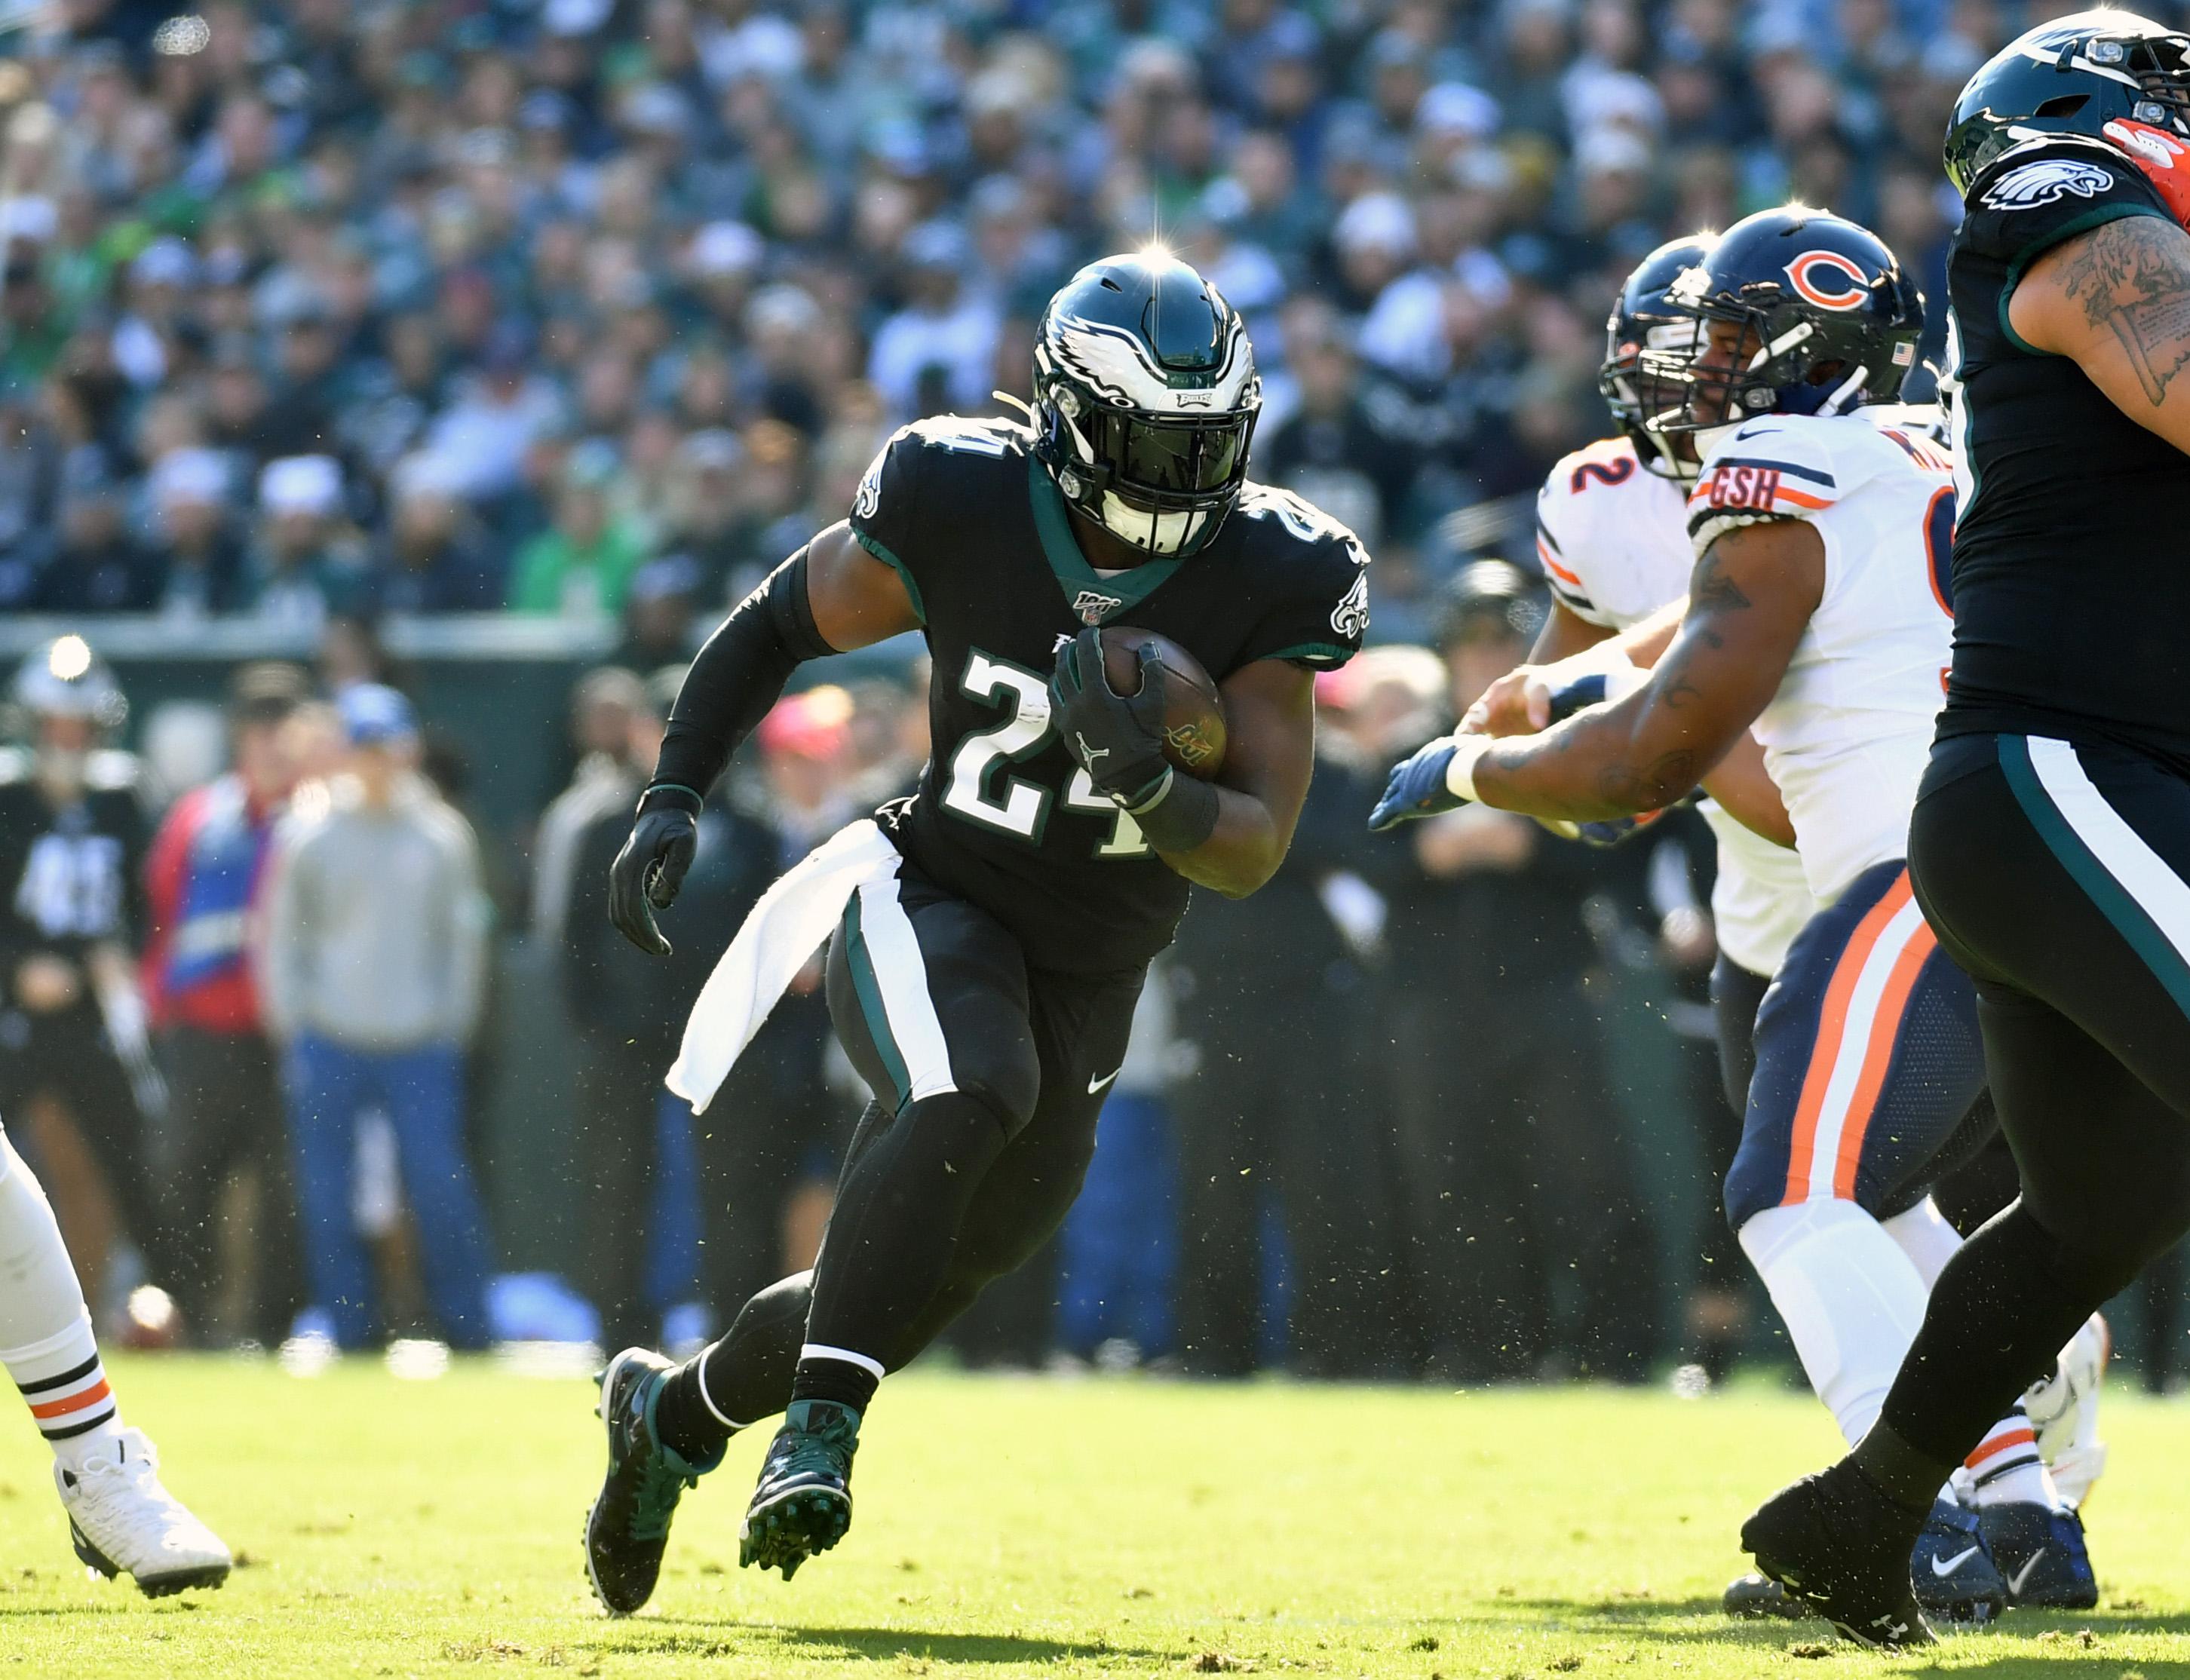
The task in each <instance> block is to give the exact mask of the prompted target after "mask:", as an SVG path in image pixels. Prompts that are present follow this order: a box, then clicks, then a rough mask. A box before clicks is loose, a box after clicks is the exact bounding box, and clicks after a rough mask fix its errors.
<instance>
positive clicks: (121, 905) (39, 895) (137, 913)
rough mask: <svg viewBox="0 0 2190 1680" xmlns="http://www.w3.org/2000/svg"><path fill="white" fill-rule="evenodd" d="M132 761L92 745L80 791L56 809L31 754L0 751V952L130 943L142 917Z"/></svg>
mask: <svg viewBox="0 0 2190 1680" xmlns="http://www.w3.org/2000/svg"><path fill="white" fill-rule="evenodd" d="M138 780H139V778H138V766H137V761H136V760H135V759H134V758H131V757H130V756H129V755H128V754H127V753H123V752H94V753H93V754H92V755H91V759H90V763H89V764H88V774H87V775H86V777H85V786H84V788H83V792H82V793H81V794H80V795H78V796H77V798H76V799H74V800H73V801H71V803H68V804H67V805H65V806H62V807H60V809H55V808H54V806H53V805H52V804H50V803H48V801H47V798H46V796H45V794H44V793H43V792H41V791H40V789H39V787H38V785H37V780H35V778H34V776H33V775H32V769H31V758H30V755H29V754H27V753H23V752H9V753H7V754H5V755H0V892H4V893H5V894H7V901H6V903H5V904H4V905H0V960H5V961H7V962H8V963H9V968H11V970H12V967H13V962H14V961H16V960H20V957H21V956H23V955H24V954H26V952H29V951H58V952H60V953H62V954H64V955H66V956H77V955H79V954H81V953H82V951H84V950H85V949H87V948H88V947H89V946H91V945H98V944H100V943H103V942H106V941H110V940H111V941H113V942H115V943H117V944H120V945H126V946H128V947H130V948H132V949H134V948H135V946H136V945H137V942H138V940H139V937H140V935H141V934H142V933H143V929H144V922H145V901H144V889H143V879H144V863H145V844H146V833H145V808H144V805H143V803H142V802H141V800H140V798H139V789H138Z"/></svg>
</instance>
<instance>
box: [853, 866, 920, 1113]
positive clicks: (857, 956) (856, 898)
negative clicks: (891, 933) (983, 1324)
mask: <svg viewBox="0 0 2190 1680" xmlns="http://www.w3.org/2000/svg"><path fill="white" fill-rule="evenodd" d="M844 932H845V934H846V936H847V938H846V943H845V946H844V957H845V961H846V962H848V964H849V966H850V968H851V971H852V990H854V992H856V993H857V994H858V995H859V999H860V1014H862V1015H864V1016H865V1018H866V1022H867V1036H869V1037H870V1038H871V1039H873V1040H874V1041H875V1053H876V1054H877V1055H878V1056H880V1057H881V1058H882V1071H883V1072H884V1073H886V1074H888V1076H889V1081H890V1084H891V1086H892V1087H894V1089H895V1090H896V1093H897V1100H896V1102H894V1103H893V1104H891V1105H890V1106H891V1110H892V1112H893V1113H894V1112H895V1111H896V1110H899V1109H901V1108H903V1107H904V1106H905V1098H907V1097H909V1096H911V1094H912V1076H911V1073H909V1072H908V1071H906V1069H905V1053H904V1052H903V1051H901V1050H899V1048H898V1047H897V1040H896V1039H895V1038H894V1036H892V1035H891V1033H890V1024H889V1015H888V1013H887V1012H886V1011H885V1010H884V1009H883V1008H882V986H881V985H880V983H879V982H877V980H876V979H875V963H874V959H873V957H871V956H869V955H868V954H867V941H866V938H865V935H864V934H861V933H860V895H859V894H858V893H857V892H854V894H852V900H851V903H850V904H849V905H847V906H846V908H845V911H844Z"/></svg>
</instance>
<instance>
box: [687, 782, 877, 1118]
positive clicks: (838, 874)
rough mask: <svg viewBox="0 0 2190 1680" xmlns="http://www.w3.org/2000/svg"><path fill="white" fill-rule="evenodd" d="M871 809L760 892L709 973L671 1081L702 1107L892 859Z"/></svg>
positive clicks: (698, 1111)
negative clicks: (795, 979)
mask: <svg viewBox="0 0 2190 1680" xmlns="http://www.w3.org/2000/svg"><path fill="white" fill-rule="evenodd" d="M898 861H899V859H898V849H897V848H896V847H894V846H893V845H891V844H890V843H889V841H888V839H887V838H885V837H883V834H882V830H881V829H880V828H878V827H877V826H875V822H874V819H872V818H871V817H862V818H860V820H859V821H857V822H855V823H853V824H851V825H850V826H848V827H845V828H843V829H840V830H839V831H837V833H835V834H833V835H831V837H829V838H828V839H827V840H826V841H825V842H823V843H821V844H820V845H819V846H817V847H815V848H814V849H813V850H812V851H811V852H808V854H806V856H805V857H804V858H803V859H802V860H800V861H799V862H798V863H797V864H796V865H794V866H792V867H791V870H790V871H789V872H788V873H786V875H785V876H784V877H782V878H781V879H780V880H779V881H777V882H776V883H775V884H774V886H772V887H770V888H769V889H768V891H766V892H765V893H763V894H761V899H760V902H759V903H758V904H757V905H754V906H753V907H752V914H751V915H749V916H747V917H746V921H745V926H743V927H742V928H739V929H738V934H737V937H736V938H735V939H732V940H731V941H730V948H729V950H728V951H724V952H723V956H722V961H720V962H718V963H716V964H715V972H714V973H712V974H710V975H708V976H707V984H706V985H705V986H703V987H701V990H700V996H699V1000H698V1001H697V1002H695V1003H694V1004H693V1006H692V1014H691V1018H690V1019H688V1020H687V1021H686V1022H685V1023H684V1043H683V1045H682V1046H680V1047H679V1048H678V1052H677V1062H676V1064H675V1065H674V1066H673V1067H672V1068H671V1069H670V1070H669V1077H668V1080H667V1085H668V1087H669V1088H670V1089H671V1090H672V1091H673V1092H675V1093H677V1094H678V1096H680V1097H682V1098H684V1100H685V1101H686V1102H688V1103H689V1104H691V1105H692V1112H693V1113H695V1114H704V1113H706V1109H707V1104H709V1103H711V1102H712V1101H713V1100H714V1099H715V1093H716V1092H717V1091H718V1089H720V1088H721V1087H722V1083H723V1080H725V1079H726V1078H728V1077H729V1072H730V1069H731V1068H732V1067H733V1066H734V1065H735V1064H736V1062H737V1059H738V1058H739V1057H740V1055H742V1054H744V1053H745V1047H746V1045H748V1044H750V1043H752V1041H753V1035H754V1034H755V1033H757V1032H758V1031H759V1030H761V1024H762V1023H763V1022H764V1021H766V1020H767V1019H768V1016H769V1011H770V1010H771V1009H773V1008H774V1007H775V1005H776V1000H777V999H778V998H780V997H781V996H783V994H784V990H785V989H786V987H787V986H789V985H790V984H791V979H792V978H793V977H794V976H795V975H796V974H797V973H798V971H799V969H800V968H803V967H804V966H805V963H806V959H807V958H808V957H809V956H813V955H814V948H815V947H816V946H818V945H820V943H821V941H822V940H823V939H826V938H828V937H829V934H830V931H831V929H832V928H835V927H836V925H837V920H838V918H839V917H842V916H843V913H844V906H845V905H846V904H848V902H850V900H851V897H852V894H854V893H855V892H857V891H858V890H859V888H860V884H861V883H864V882H867V881H872V880H876V879H877V878H879V877H882V876H885V875H888V873H889V872H890V871H892V870H894V869H895V868H896V867H897V866H898Z"/></svg>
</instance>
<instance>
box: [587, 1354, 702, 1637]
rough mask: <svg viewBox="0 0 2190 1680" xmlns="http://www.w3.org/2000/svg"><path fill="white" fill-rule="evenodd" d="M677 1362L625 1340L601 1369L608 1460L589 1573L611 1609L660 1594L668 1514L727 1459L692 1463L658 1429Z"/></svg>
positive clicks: (590, 1530)
mask: <svg viewBox="0 0 2190 1680" xmlns="http://www.w3.org/2000/svg"><path fill="white" fill-rule="evenodd" d="M675 1369H676V1366H674V1365H672V1364H670V1362H669V1361H668V1360H667V1359H663V1358H662V1357H661V1355H660V1354H654V1353H650V1352H648V1351H647V1350H646V1349H645V1348H625V1349H624V1350H623V1352H621V1354H617V1355H616V1358H614V1359H610V1361H609V1368H608V1369H607V1370H606V1371H604V1372H602V1373H601V1404H600V1416H601V1421H602V1422H604V1424H605V1425H606V1426H607V1427H608V1435H609V1468H608V1474H607V1475H606V1476H605V1477H604V1478H603V1479H602V1481H601V1490H600V1492H599V1494H598V1495H596V1496H594V1499H593V1509H592V1510H591V1511H589V1512H587V1513H586V1577H587V1580H589V1581H592V1582H593V1597H595V1598H598V1599H599V1600H600V1601H601V1608H602V1609H604V1610H606V1611H607V1612H608V1613H609V1614H610V1615H612V1616H627V1615H631V1614H632V1613H633V1611H634V1610H636V1609H638V1608H639V1607H640V1606H641V1605H643V1604H644V1603H646V1601H647V1600H648V1599H649V1598H652V1597H653V1596H654V1583H655V1581H656V1580H657V1579H658V1578H659V1577H660V1576H661V1554H662V1552H664V1551H666V1550H667V1548H668V1545H669V1519H670V1518H672V1517H673V1516H675V1515H676V1514H677V1501H678V1500H680V1499H682V1498H683V1497H684V1490H685V1489H687V1488H689V1487H694V1486H696V1485H697V1484H698V1483H699V1480H700V1478H701V1476H703V1475H705V1474H706V1473H707V1472H708V1471H710V1470H712V1469H713V1468H714V1467H715V1465H716V1464H719V1463H720V1462H722V1459H721V1456H720V1455H719V1454H718V1456H716V1458H715V1460H714V1461H713V1462H712V1463H707V1464H689V1463H687V1462H686V1461H684V1458H683V1457H681V1456H679V1455H678V1453H677V1452H675V1451H674V1450H672V1449H671V1448H670V1447H668V1446H667V1445H665V1444H663V1442H662V1440H661V1437H660V1436H658V1435H657V1434H655V1429H654V1408H655V1405H656V1403H657V1402H658V1401H659V1400H660V1399H661V1387H662V1384H663V1383H664V1382H666V1381H667V1378H668V1376H669V1373H670V1372H671V1371H674V1370H675Z"/></svg>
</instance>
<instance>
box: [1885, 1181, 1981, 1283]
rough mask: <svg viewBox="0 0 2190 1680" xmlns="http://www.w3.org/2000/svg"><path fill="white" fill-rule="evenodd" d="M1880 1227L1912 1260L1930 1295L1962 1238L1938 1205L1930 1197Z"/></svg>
mask: <svg viewBox="0 0 2190 1680" xmlns="http://www.w3.org/2000/svg"><path fill="white" fill-rule="evenodd" d="M1878 1223H1879V1224H1880V1225H1881V1228H1883V1229H1884V1230H1885V1232H1886V1235H1888V1236H1890V1237H1892V1239H1893V1240H1894V1241H1895V1242H1896V1243H1897V1244H1898V1245H1899V1246H1900V1249H1901V1251H1902V1252H1903V1254H1905V1255H1907V1256H1908V1257H1909V1264H1910V1265H1912V1266H1914V1267H1915V1269H1916V1275H1917V1276H1918V1277H1920V1278H1921V1279H1923V1280H1924V1292H1925V1293H1926V1295H1929V1294H1930V1293H1931V1291H1932V1285H1934V1284H1936V1283H1938V1281H1939V1274H1940V1273H1942V1272H1943V1271H1945V1270H1946V1269H1947V1262H1949V1260H1951V1259H1953V1258H1954V1257H1955V1251H1956V1250H1957V1249H1959V1248H1960V1247H1961V1246H1962V1234H1961V1233H1960V1231H1958V1230H1956V1229H1955V1228H1954V1227H1953V1226H1952V1225H1949V1223H1947V1216H1946V1215H1945V1214H1943V1213H1942V1212H1939V1204H1938V1202H1936V1201H1934V1200H1932V1198H1931V1197H1929V1196H1926V1197H1925V1198H1924V1200H1921V1201H1920V1202H1918V1203H1917V1204H1916V1206H1914V1207H1912V1208H1910V1209H1909V1211H1908V1212H1905V1213H1897V1214H1895V1215H1894V1216H1893V1217H1892V1218H1891V1219H1881V1220H1880V1221H1879V1222H1878Z"/></svg>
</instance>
